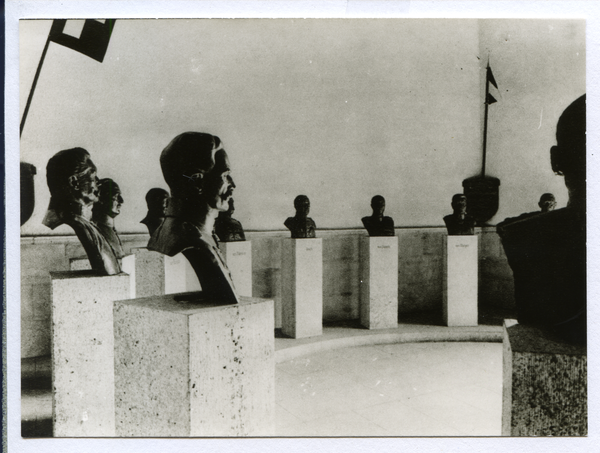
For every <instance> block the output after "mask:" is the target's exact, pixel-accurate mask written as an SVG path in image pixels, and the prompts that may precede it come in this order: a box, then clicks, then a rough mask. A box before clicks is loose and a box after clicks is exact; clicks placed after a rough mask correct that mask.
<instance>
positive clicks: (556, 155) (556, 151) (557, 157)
mask: <svg viewBox="0 0 600 453" xmlns="http://www.w3.org/2000/svg"><path fill="white" fill-rule="evenodd" d="M550 164H551V165H552V171H553V172H554V173H556V174H557V175H562V174H563V152H562V150H561V149H560V148H559V147H558V146H553V147H552V148H550Z"/></svg>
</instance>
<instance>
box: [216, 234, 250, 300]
mask: <svg viewBox="0 0 600 453" xmlns="http://www.w3.org/2000/svg"><path fill="white" fill-rule="evenodd" d="M219 248H220V249H221V253H222V254H223V256H224V257H225V262H226V263H227V267H228V268H229V270H230V271H231V278H232V279H233V284H234V285H235V289H236V291H237V293H238V294H239V295H240V296H248V297H252V242H250V241H237V242H220V243H219Z"/></svg>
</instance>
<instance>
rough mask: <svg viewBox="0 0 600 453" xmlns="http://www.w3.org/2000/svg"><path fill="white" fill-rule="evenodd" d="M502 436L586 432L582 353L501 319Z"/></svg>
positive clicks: (583, 350) (581, 348)
mask: <svg viewBox="0 0 600 453" xmlns="http://www.w3.org/2000/svg"><path fill="white" fill-rule="evenodd" d="M503 345H504V353H503V388H502V435H503V436H586V435H587V419H588V417H587V352H586V348H585V346H574V345H571V344H568V343H565V342H563V341H561V340H558V339H556V338H553V337H551V336H550V335H549V334H547V333H546V332H544V331H542V330H540V329H538V328H535V327H529V326H523V325H520V324H518V323H517V321H516V320H513V319H506V320H504V341H503Z"/></svg>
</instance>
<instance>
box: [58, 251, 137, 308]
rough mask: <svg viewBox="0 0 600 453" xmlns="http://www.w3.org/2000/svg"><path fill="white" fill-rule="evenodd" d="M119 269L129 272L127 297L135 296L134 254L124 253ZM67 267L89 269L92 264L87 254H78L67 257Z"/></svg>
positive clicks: (79, 269) (78, 269)
mask: <svg viewBox="0 0 600 453" xmlns="http://www.w3.org/2000/svg"><path fill="white" fill-rule="evenodd" d="M119 263H120V265H121V270H122V271H123V272H125V273H126V274H129V286H130V289H129V297H130V298H131V299H135V297H136V279H135V273H136V272H135V255H125V256H124V257H123V258H121V259H120V260H119ZM69 269H71V270H72V271H83V270H91V269H92V266H91V264H90V260H89V259H88V257H87V256H78V257H75V258H70V259H69Z"/></svg>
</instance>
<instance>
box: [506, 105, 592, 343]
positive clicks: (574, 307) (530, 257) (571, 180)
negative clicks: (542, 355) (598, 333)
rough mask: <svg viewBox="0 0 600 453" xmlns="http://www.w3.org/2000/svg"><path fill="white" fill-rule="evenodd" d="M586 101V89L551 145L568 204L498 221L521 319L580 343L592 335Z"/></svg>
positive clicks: (561, 122) (570, 108)
mask: <svg viewBox="0 0 600 453" xmlns="http://www.w3.org/2000/svg"><path fill="white" fill-rule="evenodd" d="M585 107H586V106H585V95H583V96H582V97H580V98H579V99H577V100H576V101H574V102H573V103H572V104H571V105H570V106H568V107H567V108H566V109H565V111H564V112H563V113H562V115H561V116H560V118H559V120H558V124H557V127H556V142H557V144H556V146H552V148H551V149H550V164H551V166H552V170H553V171H554V172H555V173H556V174H557V175H559V176H562V177H564V182H565V186H566V187H567V190H568V192H569V201H568V203H567V207H566V208H562V209H556V210H548V211H547V212H538V213H537V214H536V215H527V214H523V215H521V216H519V217H515V218H508V219H505V220H504V221H503V222H501V223H499V224H498V225H497V232H498V234H499V235H500V238H501V240H502V246H503V247H504V251H505V252H506V257H507V259H508V264H509V265H510V267H511V269H512V271H513V277H514V284H515V303H516V308H517V319H518V321H519V323H521V324H529V325H534V326H538V327H541V328H543V329H544V330H545V331H546V332H548V333H549V334H551V335H553V336H557V337H558V338H560V339H562V340H564V341H568V342H572V343H579V344H585V343H586V339H587V314H586V310H587V308H586V306H587V293H586V272H587V269H586V253H587V252H586V209H585V201H586V185H585V178H586V172H585V167H586V114H585Z"/></svg>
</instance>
